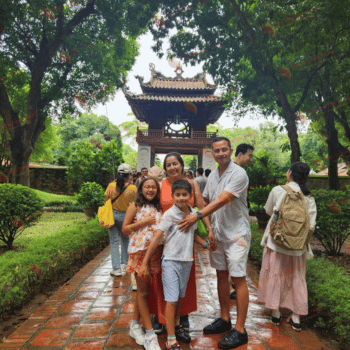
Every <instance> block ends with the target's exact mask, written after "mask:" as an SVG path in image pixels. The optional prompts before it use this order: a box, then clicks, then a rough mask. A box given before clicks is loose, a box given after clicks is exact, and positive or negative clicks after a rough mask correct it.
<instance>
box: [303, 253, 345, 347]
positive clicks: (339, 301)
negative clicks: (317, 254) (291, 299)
mask: <svg viewBox="0 0 350 350" xmlns="http://www.w3.org/2000/svg"><path fill="white" fill-rule="evenodd" d="M306 282H307V288H308V298H309V305H310V306H309V309H313V310H316V311H317V322H316V326H317V327H319V328H321V329H322V333H326V334H327V333H328V334H329V335H331V336H333V338H334V333H335V334H336V336H337V337H339V338H338V339H339V340H340V343H341V345H342V346H343V348H344V349H349V346H350V277H349V276H348V275H347V274H346V271H345V270H344V269H343V268H342V267H338V266H335V265H333V264H332V263H331V262H330V261H329V260H327V259H324V258H318V259H312V260H309V261H308V262H307V264H306Z"/></svg>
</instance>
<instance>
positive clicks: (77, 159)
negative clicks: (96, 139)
mask: <svg viewBox="0 0 350 350" xmlns="http://www.w3.org/2000/svg"><path fill="white" fill-rule="evenodd" d="M122 162H123V158H122V153H121V151H120V149H119V148H118V145H117V143H116V142H115V141H114V140H111V141H110V142H109V143H108V144H103V145H102V146H101V149H100V150H97V151H96V149H95V148H94V146H93V145H92V144H91V143H90V142H86V141H84V142H83V143H81V144H80V145H78V146H77V147H76V151H75V152H74V153H72V154H71V156H70V157H69V158H68V177H69V178H70V179H71V180H73V181H75V182H76V183H78V184H81V183H82V182H87V181H90V182H97V183H99V184H101V185H102V179H103V178H102V170H103V169H105V170H106V171H107V173H109V174H110V175H112V176H113V177H115V175H116V173H117V168H118V165H120V164H121V163H122Z"/></svg>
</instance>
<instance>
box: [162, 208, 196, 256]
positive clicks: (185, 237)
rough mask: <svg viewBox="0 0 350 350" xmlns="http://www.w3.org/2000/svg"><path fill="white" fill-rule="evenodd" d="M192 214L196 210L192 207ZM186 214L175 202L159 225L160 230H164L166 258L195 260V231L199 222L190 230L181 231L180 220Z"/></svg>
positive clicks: (164, 254) (164, 253)
mask: <svg viewBox="0 0 350 350" xmlns="http://www.w3.org/2000/svg"><path fill="white" fill-rule="evenodd" d="M190 209H191V214H193V213H195V212H196V211H195V210H194V209H193V208H191V207H190ZM185 215H186V214H185V213H184V212H183V211H182V210H180V209H179V208H178V207H177V206H176V205H175V204H174V205H173V206H172V207H171V208H170V209H169V210H167V211H166V212H165V213H164V214H163V216H162V219H161V222H160V224H159V225H158V230H161V231H163V232H164V240H165V243H164V251H163V258H164V260H177V261H193V241H194V231H195V229H196V228H197V224H194V225H193V226H191V227H190V228H189V230H188V232H185V231H182V232H181V231H179V229H178V226H177V225H178V222H179V221H180V220H181V219H183V217H184V216H185Z"/></svg>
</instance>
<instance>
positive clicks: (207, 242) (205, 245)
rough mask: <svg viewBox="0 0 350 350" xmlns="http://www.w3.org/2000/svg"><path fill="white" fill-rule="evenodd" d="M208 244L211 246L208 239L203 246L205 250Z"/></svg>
mask: <svg viewBox="0 0 350 350" xmlns="http://www.w3.org/2000/svg"><path fill="white" fill-rule="evenodd" d="M208 244H209V240H208V239H207V240H206V241H205V243H204V244H203V248H204V249H206V248H207V246H208Z"/></svg>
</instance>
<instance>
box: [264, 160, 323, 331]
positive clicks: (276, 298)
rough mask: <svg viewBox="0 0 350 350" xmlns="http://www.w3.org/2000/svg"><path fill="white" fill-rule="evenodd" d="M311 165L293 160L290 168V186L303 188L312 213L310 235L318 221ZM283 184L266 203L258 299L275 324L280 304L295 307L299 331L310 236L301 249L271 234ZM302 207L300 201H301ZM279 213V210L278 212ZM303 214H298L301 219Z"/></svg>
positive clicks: (295, 189)
mask: <svg viewBox="0 0 350 350" xmlns="http://www.w3.org/2000/svg"><path fill="white" fill-rule="evenodd" d="M309 172H310V168H309V166H308V165H307V164H306V163H302V162H296V163H293V164H292V165H291V167H290V169H289V170H288V172H287V186H286V189H288V188H287V187H289V188H290V189H291V190H292V191H293V192H299V193H300V192H301V193H302V194H303V195H302V198H303V200H305V202H306V207H305V210H307V213H306V215H309V223H310V232H309V237H308V240H309V239H310V235H311V234H312V232H313V230H314V228H315V225H316V214H317V209H316V203H315V199H314V197H312V196H311V193H310V191H309V190H308V189H307V187H306V181H307V178H308V176H309ZM286 189H284V188H283V187H282V186H276V187H274V188H273V189H272V191H271V192H270V194H269V197H268V199H267V202H266V205H265V211H266V213H267V214H269V215H270V216H271V218H270V220H269V223H268V225H267V227H266V230H265V233H264V236H263V239H262V241H261V244H262V245H263V246H264V247H265V248H264V253H263V259H262V266H261V271H260V278H259V290H258V301H259V302H262V303H264V304H265V306H266V307H267V308H269V309H271V310H272V318H271V321H272V322H273V323H274V324H275V325H279V323H280V322H281V318H282V317H281V313H280V310H279V309H280V308H286V309H289V310H291V311H292V315H291V317H289V319H288V321H289V322H290V323H291V325H292V328H293V329H294V330H296V331H300V330H301V326H300V315H307V314H308V294H307V285H306V278H305V275H306V259H307V258H309V257H312V251H311V247H310V244H309V243H308V240H307V241H306V242H307V244H306V245H305V246H304V248H302V249H296V250H291V249H286V248H284V247H283V246H281V245H279V244H277V243H276V242H275V240H274V239H273V238H272V236H271V225H272V223H273V219H275V220H276V218H273V215H274V212H275V211H279V210H280V207H281V203H282V200H283V199H284V197H285V196H286V194H287V192H286ZM299 207H300V205H299ZM278 214H279V213H277V212H276V215H278ZM301 217H302V215H300V217H299V221H300V220H301Z"/></svg>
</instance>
